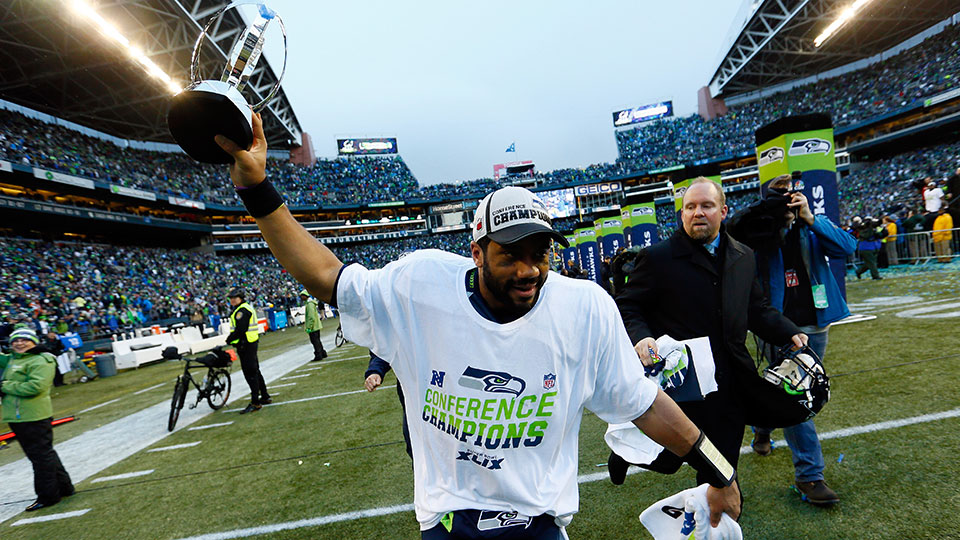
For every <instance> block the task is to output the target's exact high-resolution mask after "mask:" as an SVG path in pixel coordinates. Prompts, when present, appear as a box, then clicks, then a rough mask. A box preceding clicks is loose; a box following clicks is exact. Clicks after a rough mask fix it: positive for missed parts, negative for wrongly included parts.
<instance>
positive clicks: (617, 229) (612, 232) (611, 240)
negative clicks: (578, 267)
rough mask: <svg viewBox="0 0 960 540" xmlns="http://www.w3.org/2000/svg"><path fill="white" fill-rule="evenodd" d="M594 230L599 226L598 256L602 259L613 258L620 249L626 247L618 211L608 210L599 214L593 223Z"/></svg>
mask: <svg viewBox="0 0 960 540" xmlns="http://www.w3.org/2000/svg"><path fill="white" fill-rule="evenodd" d="M593 223H594V228H596V226H598V225H599V227H600V235H599V243H600V254H601V255H602V256H603V257H610V258H613V256H614V255H616V254H617V251H618V250H619V249H620V248H625V247H626V245H625V244H626V240H624V237H623V221H621V219H620V211H619V210H610V211H609V212H604V213H602V214H600V216H599V218H598V219H597V220H595V221H594V222H593Z"/></svg>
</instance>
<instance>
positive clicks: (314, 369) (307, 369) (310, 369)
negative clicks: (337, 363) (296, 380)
mask: <svg viewBox="0 0 960 540" xmlns="http://www.w3.org/2000/svg"><path fill="white" fill-rule="evenodd" d="M318 369H323V366H316V367H308V368H303V369H298V370H297V371H298V372H299V371H316V370H318Z"/></svg>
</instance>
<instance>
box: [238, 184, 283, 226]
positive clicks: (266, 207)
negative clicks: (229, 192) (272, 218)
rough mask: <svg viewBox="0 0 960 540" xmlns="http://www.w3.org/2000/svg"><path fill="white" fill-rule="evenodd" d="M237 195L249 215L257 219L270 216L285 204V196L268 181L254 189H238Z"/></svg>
mask: <svg viewBox="0 0 960 540" xmlns="http://www.w3.org/2000/svg"><path fill="white" fill-rule="evenodd" d="M237 195H238V196H239V197H240V200H241V201H243V205H244V206H246V207H247V213H249V214H250V215H251V216H253V217H255V218H261V217H264V216H268V215H270V214H272V213H273V211H274V210H276V209H277V208H280V207H281V206H283V204H284V202H283V196H282V195H280V192H279V191H277V188H275V187H274V186H273V184H272V183H271V182H270V180H267V179H264V180H263V182H260V183H259V184H257V185H255V186H253V187H248V188H240V187H238V188H237Z"/></svg>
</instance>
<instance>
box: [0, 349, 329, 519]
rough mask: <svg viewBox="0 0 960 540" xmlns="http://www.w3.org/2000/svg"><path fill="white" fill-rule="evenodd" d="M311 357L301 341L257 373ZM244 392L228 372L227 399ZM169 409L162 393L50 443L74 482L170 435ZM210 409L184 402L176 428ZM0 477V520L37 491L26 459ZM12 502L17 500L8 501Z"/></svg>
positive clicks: (285, 369)
mask: <svg viewBox="0 0 960 540" xmlns="http://www.w3.org/2000/svg"><path fill="white" fill-rule="evenodd" d="M311 358H313V347H311V346H310V345H309V344H304V345H301V346H299V347H297V348H295V349H292V350H290V351H287V352H285V353H283V354H280V355H277V356H275V357H273V358H270V359H268V360H262V361H261V362H260V372H261V373H262V374H263V378H264V380H265V381H266V382H267V384H268V385H269V384H270V383H271V382H272V381H276V380H277V379H278V378H280V377H282V376H284V375H286V374H287V373H289V372H291V371H293V370H295V369H297V368H298V367H300V366H302V365H303V364H306V363H307V362H308V361H309V360H310V359H311ZM172 390H173V389H172V385H171V391H172ZM249 393H250V389H249V388H248V387H247V383H246V381H245V380H243V377H241V376H236V377H233V392H231V395H230V401H229V402H230V403H233V402H235V401H238V400H243V399H244V398H245V397H246V396H248V395H249ZM195 399H196V391H193V390H192V391H191V392H190V393H188V394H187V401H190V400H195ZM169 414H170V398H169V396H167V397H164V398H163V400H162V401H160V402H159V403H157V404H156V405H153V406H151V407H147V408H146V409H143V410H141V411H138V412H136V413H133V414H131V415H128V416H126V417H124V418H120V419H118V420H115V421H113V422H110V423H107V424H104V425H102V426H100V427H97V428H94V429H91V430H89V431H86V432H84V433H81V434H80V435H77V436H76V437H73V438H71V439H68V440H66V441H63V442H58V443H57V444H56V445H55V448H56V450H57V453H58V454H59V455H60V459H61V460H62V461H63V465H64V467H65V468H66V469H67V471H69V472H70V477H71V478H72V479H73V481H74V483H80V482H82V481H84V480H86V479H87V478H90V477H92V476H95V475H97V474H98V473H100V472H101V471H103V470H104V469H106V468H107V467H110V466H112V465H114V464H115V463H118V462H120V461H122V460H124V459H126V458H128V457H130V456H132V455H134V454H136V453H138V452H141V451H143V450H144V449H146V448H149V447H150V446H153V445H154V444H156V443H158V442H159V441H162V440H163V439H164V438H166V437H167V436H168V435H170V432H168V431H167V416H168V415H169ZM210 414H214V413H213V411H212V410H210V408H209V407H197V408H196V409H189V408H187V407H184V408H183V410H182V411H181V412H180V420H179V422H178V423H177V428H176V430H175V431H180V430H182V429H186V428H187V427H188V426H190V425H191V424H193V423H194V422H197V421H198V420H201V419H202V418H204V417H206V416H208V415H210ZM216 414H220V413H219V412H218V413H216ZM0 478H2V479H3V481H2V482H0V503H8V504H0V522H3V521H6V520H8V519H10V518H12V517H14V516H16V515H17V514H19V513H20V512H22V511H23V509H24V508H26V506H27V504H29V503H31V502H33V500H34V499H36V494H35V493H34V491H33V469H32V467H31V466H30V463H29V462H28V461H27V458H21V459H19V460H17V461H15V462H13V463H8V464H6V465H3V466H0ZM15 501H21V503H20V504H9V503H13V502H15Z"/></svg>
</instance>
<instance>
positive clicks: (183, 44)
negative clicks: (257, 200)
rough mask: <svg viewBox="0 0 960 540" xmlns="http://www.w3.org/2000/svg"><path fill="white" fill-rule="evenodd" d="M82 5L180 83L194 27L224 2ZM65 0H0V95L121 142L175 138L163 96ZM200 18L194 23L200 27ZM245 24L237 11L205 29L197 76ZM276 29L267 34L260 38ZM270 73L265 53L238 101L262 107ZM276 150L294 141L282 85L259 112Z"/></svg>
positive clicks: (207, 72) (296, 128)
mask: <svg viewBox="0 0 960 540" xmlns="http://www.w3.org/2000/svg"><path fill="white" fill-rule="evenodd" d="M88 3H89V4H90V5H91V6H92V7H93V8H94V9H95V10H96V12H97V13H99V14H100V15H101V16H102V17H103V18H104V19H106V20H107V21H109V22H110V23H112V24H113V25H114V26H115V27H116V28H117V29H119V30H120V32H121V33H122V34H123V35H124V36H126V38H128V39H129V41H130V42H131V43H132V44H135V45H136V46H137V47H139V48H140V49H141V50H142V51H143V53H144V56H146V57H147V58H149V59H150V60H152V61H153V62H154V63H155V64H156V65H157V66H159V67H160V69H162V70H163V71H164V72H165V73H167V74H168V75H170V76H171V77H172V78H174V79H176V80H178V81H179V82H180V83H181V84H185V83H186V82H188V79H189V74H190V56H191V53H192V51H193V47H194V44H195V43H196V40H197V37H198V36H199V35H200V29H201V28H202V25H201V24H200V22H202V23H204V24H205V23H206V22H207V20H208V19H209V18H210V17H211V15H213V14H214V13H216V11H217V10H219V9H220V8H221V7H223V6H225V5H228V4H229V3H230V2H225V1H214V0H192V1H184V2H178V1H176V0H133V1H126V0H124V1H121V0H110V1H107V0H101V1H99V2H95V1H94V0H88ZM71 4H72V1H71V0H5V1H4V2H0V20H2V21H3V23H2V24H0V44H2V46H0V97H2V98H3V99H6V100H8V101H11V102H13V103H17V104H20V105H23V106H26V107H30V108H32V109H36V110H38V111H41V112H44V113H47V114H50V115H53V116H56V117H58V118H62V119H64V120H69V121H71V122H76V123H77V124H80V125H83V126H87V127H90V128H92V129H96V130H98V131H102V132H104V133H107V134H110V135H114V136H116V137H121V138H124V139H134V140H144V141H160V142H173V138H172V137H171V136H170V134H169V132H168V131H167V124H166V114H167V107H168V101H169V98H170V96H171V93H170V91H169V90H168V89H167V88H166V87H165V85H164V84H162V83H160V82H159V81H158V80H156V79H154V78H152V77H151V76H149V75H148V74H147V72H146V71H145V70H144V69H143V67H142V66H141V65H140V64H139V63H137V62H136V61H134V60H133V59H132V58H131V57H130V56H128V55H127V53H126V52H125V50H124V49H123V48H122V47H121V46H120V45H119V44H118V43H113V42H111V41H109V40H107V39H104V37H103V36H102V35H100V33H99V31H98V30H97V29H96V28H95V27H94V25H92V24H90V23H89V22H87V21H86V20H85V19H83V17H82V16H80V15H78V14H77V13H76V12H75V11H74V10H73V9H71ZM198 21H199V22H198ZM244 28H246V24H245V23H244V22H243V20H242V18H241V16H240V13H239V12H238V11H237V10H229V11H227V12H226V13H225V14H224V16H223V18H222V19H221V21H220V23H219V24H217V25H215V26H214V27H213V28H212V29H211V33H210V37H211V38H212V39H207V40H206V45H205V46H204V50H203V51H202V52H201V55H200V57H201V64H200V73H201V75H202V76H204V77H208V78H213V77H219V74H220V72H221V71H222V70H223V66H224V65H225V64H226V58H227V56H226V55H227V53H229V51H230V48H231V46H232V45H233V42H234V40H235V39H236V38H237V36H238V35H239V34H240V33H241V32H242V31H243V29H244ZM274 32H277V34H276V35H279V32H278V31H277V30H276V29H269V30H268V36H267V38H268V39H270V38H271V37H274V35H273V33H274ZM276 80H277V76H276V74H275V73H274V70H273V69H272V68H271V67H270V65H269V63H268V62H267V60H266V58H265V57H261V60H260V63H259V64H258V65H257V68H256V70H255V71H254V73H253V75H252V76H251V77H250V82H249V83H248V84H247V89H246V90H245V92H244V93H245V95H246V96H247V99H248V101H249V102H251V103H255V102H257V101H260V98H259V96H265V95H266V94H268V93H269V91H270V88H272V86H273V84H274V83H275V82H276ZM262 114H263V120H264V131H265V133H266V135H267V139H268V142H269V143H270V145H271V146H272V147H274V148H277V147H280V148H290V147H291V146H295V145H299V144H300V132H301V129H300V124H299V122H298V121H297V118H296V116H295V115H294V113H293V108H292V107H291V106H290V102H289V101H288V100H287V97H286V95H285V94H284V91H283V88H282V87H281V88H280V90H279V92H278V93H277V96H276V97H275V98H274V99H273V100H272V101H271V102H270V104H268V106H267V107H266V108H265V109H264V110H263V111H262Z"/></svg>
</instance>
